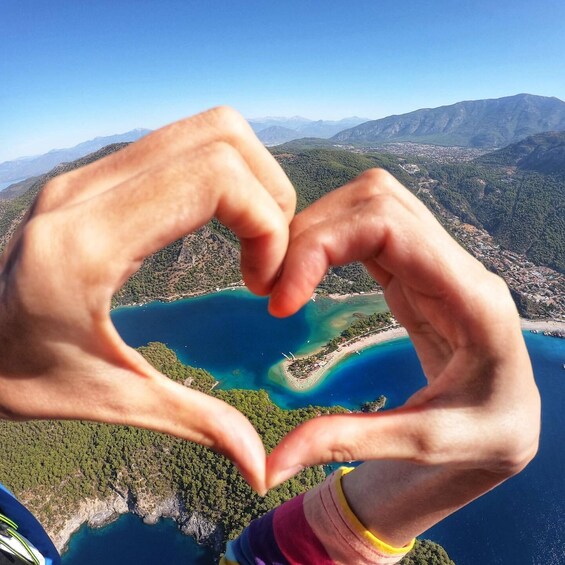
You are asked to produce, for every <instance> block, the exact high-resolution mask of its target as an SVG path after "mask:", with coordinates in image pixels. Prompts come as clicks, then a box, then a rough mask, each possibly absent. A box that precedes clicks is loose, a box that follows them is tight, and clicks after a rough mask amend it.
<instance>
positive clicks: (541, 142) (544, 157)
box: [476, 131, 565, 176]
mask: <svg viewBox="0 0 565 565" xmlns="http://www.w3.org/2000/svg"><path fill="white" fill-rule="evenodd" d="M476 162H477V163H480V164H484V165H494V166H499V167H517V168H518V169H522V170H529V171H537V172H538V173H547V174H562V175H564V176H565V131H552V132H546V133H538V134H537V135H532V136H530V137H527V138H526V139H524V140H522V141H519V142H518V143H513V144H512V145H509V146H508V147H504V148H503V149H500V150H498V151H494V152H492V153H487V154H486V155H483V156H482V157H479V158H478V159H477V160H476Z"/></svg>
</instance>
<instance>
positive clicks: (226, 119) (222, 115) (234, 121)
mask: <svg viewBox="0 0 565 565" xmlns="http://www.w3.org/2000/svg"><path fill="white" fill-rule="evenodd" d="M204 116H205V118H206V119H208V121H209V122H210V123H211V124H212V125H214V126H215V127H217V128H218V129H220V130H221V131H223V132H225V133H227V134H228V135H230V136H234V137H242V136H243V135H246V134H248V133H249V130H250V127H249V125H248V123H247V121H246V120H245V118H244V117H243V116H242V115H241V114H240V113H239V112H238V111H237V110H234V109H233V108H232V107H231V106H217V107H216V108H212V109H211V110H208V111H207V112H205V114H204Z"/></svg>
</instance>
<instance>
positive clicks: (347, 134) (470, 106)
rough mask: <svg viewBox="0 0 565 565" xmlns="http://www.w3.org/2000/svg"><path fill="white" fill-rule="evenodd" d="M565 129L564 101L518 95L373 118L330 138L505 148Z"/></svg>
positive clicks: (359, 142)
mask: <svg viewBox="0 0 565 565" xmlns="http://www.w3.org/2000/svg"><path fill="white" fill-rule="evenodd" d="M562 130H565V102H563V101H562V100H559V99H558V98H549V97H545V96H534V95H532V94H517V95H516V96H507V97H504V98H497V99H491V100H474V101H468V102H458V103H457V104H452V105H450V106H442V107H440V108H426V109H422V110H416V111H414V112H410V113H408V114H402V115H400V116H389V117H387V118H382V119H380V120H372V121H370V122H366V123H364V124H361V125H358V126H355V127H353V128H350V129H347V130H345V131H342V132H340V133H338V134H336V135H335V136H333V137H332V138H331V140H332V141H334V142H336V143H351V144H367V143H386V142H397V141H411V142H414V143H429V144H434V145H446V146H463V147H484V148H496V147H504V146H506V145H509V144H510V143H515V142H517V141H520V140H522V139H524V138H526V137H528V136H530V135H533V134H536V133H542V132H546V131H562Z"/></svg>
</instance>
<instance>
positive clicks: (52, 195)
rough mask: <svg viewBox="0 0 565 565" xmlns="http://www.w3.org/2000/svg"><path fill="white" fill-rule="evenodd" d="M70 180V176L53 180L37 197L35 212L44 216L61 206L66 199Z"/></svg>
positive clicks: (62, 176)
mask: <svg viewBox="0 0 565 565" xmlns="http://www.w3.org/2000/svg"><path fill="white" fill-rule="evenodd" d="M69 184H70V178H69V175H68V174H63V175H59V176H57V177H55V178H53V179H51V180H50V181H49V182H48V183H47V184H46V185H45V186H44V187H43V188H42V189H41V192H40V193H39V194H38V195H37V197H36V200H35V203H34V212H35V213H36V214H42V213H45V212H49V211H51V210H53V209H54V208H56V207H57V206H59V205H60V204H61V202H63V201H64V200H65V198H66V194H67V193H68V188H69Z"/></svg>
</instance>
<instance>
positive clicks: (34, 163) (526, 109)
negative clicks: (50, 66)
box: [0, 94, 565, 199]
mask: <svg viewBox="0 0 565 565" xmlns="http://www.w3.org/2000/svg"><path fill="white" fill-rule="evenodd" d="M248 121H249V123H250V125H251V127H252V128H253V130H254V131H255V133H256V134H257V136H258V137H259V139H260V140H261V141H262V142H263V143H264V144H265V145H268V146H274V145H280V144H282V143H287V142H289V141H294V140H301V143H302V144H303V145H305V146H309V147H316V146H318V147H320V146H327V147H331V146H336V145H337V146H339V145H344V144H347V145H360V146H363V145H365V146H367V145H369V146H371V145H375V144H378V145H383V144H386V143H393V142H412V143H424V144H433V145H442V146H460V147H474V148H484V149H496V148H500V147H505V146H507V145H509V144H512V143H516V142H519V141H521V140H523V139H525V138H526V137H528V136H531V135H534V134H538V133H544V132H548V131H564V130H565V102H563V101H562V100H559V99H558V98H549V97H544V96H534V95H532V94H518V95H515V96H507V97H504V98H497V99H491V100H475V101H467V102H458V103H457V104H452V105H450V106H442V107H440V108H432V109H429V108H428V109H421V110H416V111H414V112H409V113H407V114H402V115H399V116H389V117H387V118H382V119H379V120H370V121H367V120H366V119H365V118H360V117H357V116H353V117H350V118H344V119H342V120H336V121H331V120H317V121H315V120H309V119H307V118H303V117H301V116H293V117H291V118H284V117H265V118H253V119H250V120H248ZM149 132H150V130H148V129H134V130H131V131H129V132H126V133H123V134H118V135H112V136H107V137H97V138H95V139H92V140H89V141H86V142H84V143H80V144H79V145H76V146H74V147H70V148H66V149H54V150H52V151H49V152H48V153H45V154H44V155H38V156H35V157H22V158H20V159H16V160H13V161H6V162H4V163H0V199H5V198H7V197H8V196H7V194H4V193H3V192H1V191H2V188H5V187H8V186H9V185H10V184H11V183H16V182H20V181H22V180H25V179H29V178H30V177H34V176H37V175H41V174H43V173H46V172H47V171H49V170H51V169H52V168H53V167H55V166H56V165H58V164H60V163H63V162H70V161H73V160H74V159H77V158H80V157H83V156H85V155H88V154H90V153H93V152H95V151H97V150H98V149H101V148H102V147H105V146H107V145H111V144H114V143H122V142H130V141H136V140H137V139H139V138H140V137H142V136H144V135H146V134H147V133H149ZM554 151H559V150H558V149H555V150H554ZM531 158H532V159H533V158H534V157H531ZM26 186H27V185H26ZM11 190H12V191H14V190H15V191H16V192H15V194H18V193H19V194H21V193H22V192H23V188H22V187H11ZM15 194H13V195H15ZM13 195H10V197H12V196H13Z"/></svg>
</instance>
